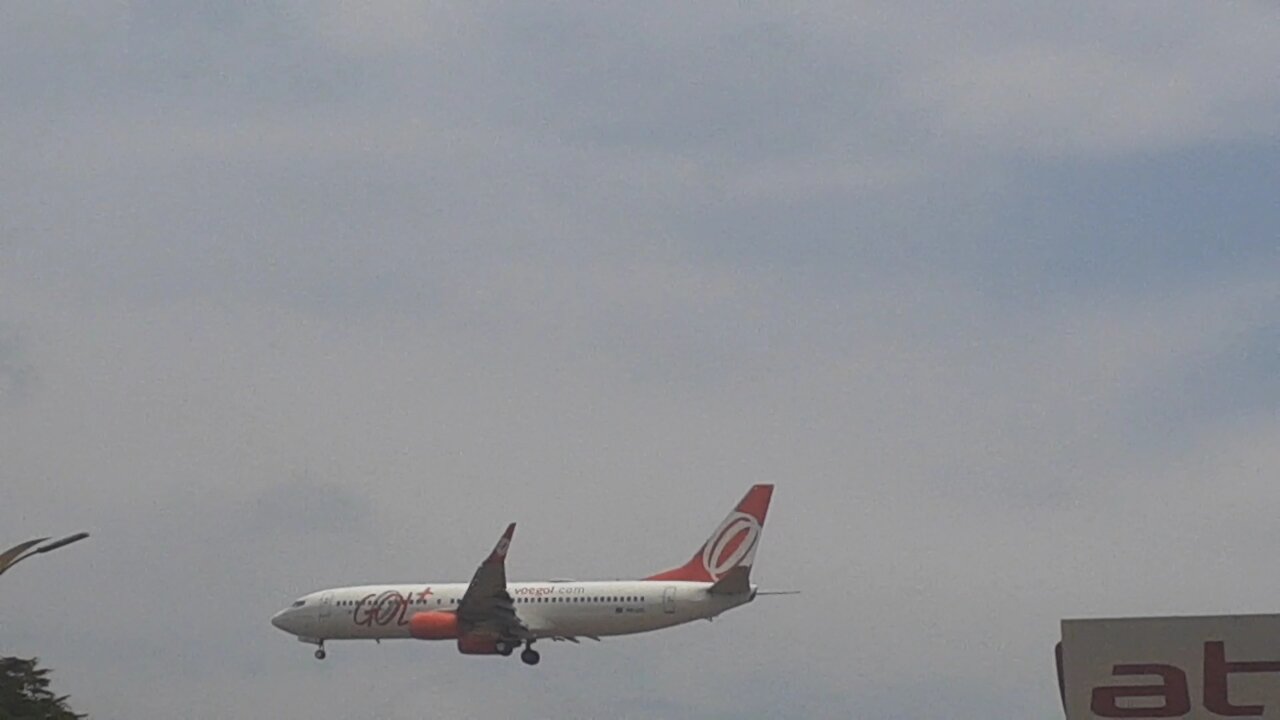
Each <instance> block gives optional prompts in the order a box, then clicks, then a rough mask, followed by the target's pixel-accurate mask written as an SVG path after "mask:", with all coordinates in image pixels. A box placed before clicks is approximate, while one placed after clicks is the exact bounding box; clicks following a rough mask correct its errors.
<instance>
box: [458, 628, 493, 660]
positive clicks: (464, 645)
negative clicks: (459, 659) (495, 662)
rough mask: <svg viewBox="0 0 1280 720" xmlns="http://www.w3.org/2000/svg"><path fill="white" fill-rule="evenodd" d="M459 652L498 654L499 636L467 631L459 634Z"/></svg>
mask: <svg viewBox="0 0 1280 720" xmlns="http://www.w3.org/2000/svg"><path fill="white" fill-rule="evenodd" d="M458 652H460V653H462V654H463V655H497V654H498V638H496V637H494V636H492V635H478V634H476V633H467V634H466V635H459V636H458Z"/></svg>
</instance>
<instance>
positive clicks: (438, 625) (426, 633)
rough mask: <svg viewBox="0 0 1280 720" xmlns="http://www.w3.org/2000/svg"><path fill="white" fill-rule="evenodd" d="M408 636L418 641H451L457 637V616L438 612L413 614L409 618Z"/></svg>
mask: <svg viewBox="0 0 1280 720" xmlns="http://www.w3.org/2000/svg"><path fill="white" fill-rule="evenodd" d="M409 635H410V636H411V637H415V638H417V639H419V640H452V639H453V638H456V637H458V616H457V614H455V613H451V612H441V611H439V610H432V611H430V612H420V613H414V614H413V617H411V618H409ZM458 642H459V644H461V642H462V640H461V639H459V640H458ZM459 647H461V645H459Z"/></svg>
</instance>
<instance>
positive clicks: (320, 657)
mask: <svg viewBox="0 0 1280 720" xmlns="http://www.w3.org/2000/svg"><path fill="white" fill-rule="evenodd" d="M324 658H325V652H324V648H320V649H319V650H316V659H317V660H323V659H324Z"/></svg>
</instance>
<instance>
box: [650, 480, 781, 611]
mask: <svg viewBox="0 0 1280 720" xmlns="http://www.w3.org/2000/svg"><path fill="white" fill-rule="evenodd" d="M772 497H773V485H754V486H752V487H751V489H750V490H748V491H747V494H746V495H745V496H743V498H742V500H741V502H739V503H738V505H737V507H735V508H734V510H733V512H731V513H729V516H728V517H726V518H725V519H724V522H722V523H720V525H719V527H717V528H716V530H715V532H713V533H711V537H710V538H709V539H708V540H707V542H706V543H704V544H703V546H702V547H701V548H699V549H698V552H696V553H694V554H693V557H692V558H690V559H689V562H687V563H685V564H684V565H681V566H680V567H678V568H673V569H671V570H667V571H665V572H660V573H658V574H657V575H651V576H649V577H647V578H645V579H646V580H689V581H693V582H709V583H715V582H719V581H720V580H721V578H726V576H729V575H730V574H731V573H732V575H733V578H732V584H733V585H734V586H736V585H738V584H743V585H745V584H746V583H747V580H748V577H749V575H750V573H751V564H752V563H753V562H755V556H756V547H757V546H758V545H759V544H760V533H761V531H762V530H763V528H764V519H765V515H766V514H767V513H768V512H769V500H770V499H772ZM738 568H742V569H741V570H738ZM735 570H736V572H733V571H735Z"/></svg>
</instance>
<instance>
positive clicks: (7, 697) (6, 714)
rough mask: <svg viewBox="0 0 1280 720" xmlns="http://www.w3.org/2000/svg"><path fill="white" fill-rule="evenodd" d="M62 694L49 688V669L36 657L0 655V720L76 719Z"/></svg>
mask: <svg viewBox="0 0 1280 720" xmlns="http://www.w3.org/2000/svg"><path fill="white" fill-rule="evenodd" d="M66 700H67V698H66V696H65V695H63V696H61V697H59V696H57V695H54V694H53V692H51V691H50V690H49V670H48V669H47V668H42V667H39V665H38V660H37V658H31V659H30V660H24V659H22V658H16V657H0V720H76V718H83V717H84V715H77V714H76V713H74V712H72V711H71V709H70V708H68V707H67V705H66Z"/></svg>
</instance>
